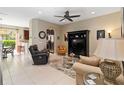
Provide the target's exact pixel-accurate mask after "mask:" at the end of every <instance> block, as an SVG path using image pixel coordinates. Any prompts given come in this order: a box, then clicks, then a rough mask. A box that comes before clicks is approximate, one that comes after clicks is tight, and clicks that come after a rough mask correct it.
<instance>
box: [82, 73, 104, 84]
mask: <svg viewBox="0 0 124 93" xmlns="http://www.w3.org/2000/svg"><path fill="white" fill-rule="evenodd" d="M83 83H84V84H85V85H104V78H103V75H101V74H99V73H94V72H90V73H86V74H85V76H84V79H83Z"/></svg>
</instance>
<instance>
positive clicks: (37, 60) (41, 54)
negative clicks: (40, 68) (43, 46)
mask: <svg viewBox="0 0 124 93" xmlns="http://www.w3.org/2000/svg"><path fill="white" fill-rule="evenodd" d="M29 51H30V53H31V56H32V59H33V61H34V65H42V64H47V63H48V57H49V53H48V52H47V51H46V52H45V51H39V50H38V47H37V45H32V46H30V47H29Z"/></svg>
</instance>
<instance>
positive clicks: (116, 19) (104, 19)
mask: <svg viewBox="0 0 124 93" xmlns="http://www.w3.org/2000/svg"><path fill="white" fill-rule="evenodd" d="M120 28H121V13H120V12H117V13H112V14H109V15H104V16H100V17H96V18H92V19H87V20H83V21H79V22H74V23H72V24H68V25H63V26H62V34H61V38H62V39H61V40H62V41H61V42H62V43H63V44H65V45H66V46H67V42H65V41H64V36H63V34H64V33H66V32H70V31H78V30H90V33H89V52H90V54H92V53H93V52H94V50H95V48H96V45H97V39H96V32H97V30H103V29H105V31H108V30H111V31H112V33H111V34H112V37H113V38H118V37H121V31H120V30H121V29H120ZM106 37H108V34H107V32H106Z"/></svg>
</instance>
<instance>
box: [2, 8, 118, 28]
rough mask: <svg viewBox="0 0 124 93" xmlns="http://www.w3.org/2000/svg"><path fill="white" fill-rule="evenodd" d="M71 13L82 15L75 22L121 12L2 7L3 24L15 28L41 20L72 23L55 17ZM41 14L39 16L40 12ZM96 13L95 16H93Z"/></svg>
mask: <svg viewBox="0 0 124 93" xmlns="http://www.w3.org/2000/svg"><path fill="white" fill-rule="evenodd" d="M67 10H68V11H70V15H74V14H80V15H81V16H80V17H78V18H73V20H74V22H75V21H80V20H84V19H88V18H92V17H97V16H101V15H106V14H109V13H113V12H117V11H120V8H119V7H0V18H2V20H0V21H1V23H2V24H7V25H15V26H23V27H28V26H29V20H31V19H32V18H39V19H41V20H45V21H48V22H51V23H55V24H59V25H63V24H68V23H71V22H69V21H68V20H65V21H63V22H59V20H60V19H61V18H57V17H54V16H55V15H60V16H63V15H64V12H65V11H67ZM39 11H40V12H41V14H39V13H38V12H39ZM91 12H95V14H91Z"/></svg>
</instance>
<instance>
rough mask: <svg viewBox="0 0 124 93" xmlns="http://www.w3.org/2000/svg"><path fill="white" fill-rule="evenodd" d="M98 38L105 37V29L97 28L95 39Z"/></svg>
mask: <svg viewBox="0 0 124 93" xmlns="http://www.w3.org/2000/svg"><path fill="white" fill-rule="evenodd" d="M99 38H105V30H97V40H98V39H99Z"/></svg>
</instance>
